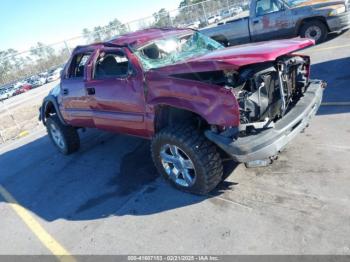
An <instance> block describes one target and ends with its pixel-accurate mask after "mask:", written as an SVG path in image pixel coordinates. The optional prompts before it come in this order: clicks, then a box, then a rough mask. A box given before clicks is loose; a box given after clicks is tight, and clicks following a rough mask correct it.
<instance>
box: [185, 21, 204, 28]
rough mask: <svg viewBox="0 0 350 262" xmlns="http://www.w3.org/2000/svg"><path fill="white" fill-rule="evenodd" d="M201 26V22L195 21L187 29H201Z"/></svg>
mask: <svg viewBox="0 0 350 262" xmlns="http://www.w3.org/2000/svg"><path fill="white" fill-rule="evenodd" d="M200 24H201V22H200V21H194V22H193V23H190V24H188V25H187V26H186V27H187V28H191V29H199V26H200Z"/></svg>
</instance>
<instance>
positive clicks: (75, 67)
mask: <svg viewBox="0 0 350 262" xmlns="http://www.w3.org/2000/svg"><path fill="white" fill-rule="evenodd" d="M92 53H93V51H92V50H91V51H87V52H81V53H77V54H75V55H74V56H73V58H72V59H71V62H70V65H69V66H68V68H67V69H66V71H65V73H64V74H63V77H62V79H61V88H60V92H61V98H62V101H61V103H60V104H61V106H60V111H61V112H62V115H63V117H64V119H65V120H66V121H67V123H68V124H71V125H73V126H82V127H94V122H93V118H92V114H91V109H90V106H89V101H88V99H89V97H88V96H87V95H86V90H85V82H86V71H87V70H86V65H87V63H88V61H89V60H90V58H91V56H92Z"/></svg>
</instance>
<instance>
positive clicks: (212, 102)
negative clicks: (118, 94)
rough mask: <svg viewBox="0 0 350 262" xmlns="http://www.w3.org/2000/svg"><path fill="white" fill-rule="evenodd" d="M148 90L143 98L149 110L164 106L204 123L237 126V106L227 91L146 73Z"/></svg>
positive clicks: (155, 73) (205, 84) (154, 72)
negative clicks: (188, 112) (192, 114)
mask: <svg viewBox="0 0 350 262" xmlns="http://www.w3.org/2000/svg"><path fill="white" fill-rule="evenodd" d="M146 81H147V83H148V85H149V86H151V87H152V88H150V89H149V90H148V94H147V97H146V100H147V103H148V104H149V105H151V106H152V107H156V106H159V105H168V106H172V107H176V108H180V109H185V110H188V111H191V112H193V113H196V114H197V115H199V116H201V117H202V118H203V119H204V120H205V121H206V122H207V123H208V124H210V125H218V126H234V127H238V126H239V122H240V120H239V119H240V118H239V106H238V102H237V100H236V98H235V96H234V94H233V93H232V91H231V90H227V89H225V88H223V87H222V86H219V85H215V84H210V83H204V82H200V81H195V80H189V79H181V78H177V77H175V76H170V77H169V76H164V75H162V74H160V73H158V72H156V71H149V72H148V73H147V77H146Z"/></svg>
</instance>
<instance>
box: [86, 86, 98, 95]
mask: <svg viewBox="0 0 350 262" xmlns="http://www.w3.org/2000/svg"><path fill="white" fill-rule="evenodd" d="M86 90H87V93H88V95H90V96H91V95H94V94H95V93H96V92H95V88H93V87H88V88H86Z"/></svg>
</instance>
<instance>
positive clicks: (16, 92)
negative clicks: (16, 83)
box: [13, 84, 33, 96]
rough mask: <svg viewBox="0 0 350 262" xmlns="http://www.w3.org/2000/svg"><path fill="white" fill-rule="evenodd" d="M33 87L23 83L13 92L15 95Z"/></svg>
mask: <svg viewBox="0 0 350 262" xmlns="http://www.w3.org/2000/svg"><path fill="white" fill-rule="evenodd" d="M32 88H33V87H32V86H31V85H30V84H23V85H22V86H21V87H19V88H17V89H16V91H15V92H14V93H13V95H14V96H17V95H20V94H23V93H25V92H27V91H29V90H31V89H32Z"/></svg>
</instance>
